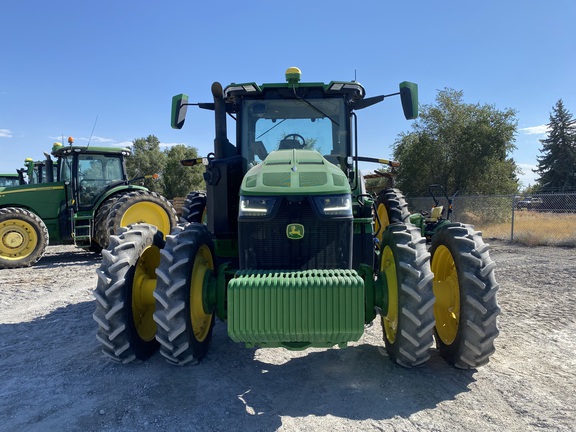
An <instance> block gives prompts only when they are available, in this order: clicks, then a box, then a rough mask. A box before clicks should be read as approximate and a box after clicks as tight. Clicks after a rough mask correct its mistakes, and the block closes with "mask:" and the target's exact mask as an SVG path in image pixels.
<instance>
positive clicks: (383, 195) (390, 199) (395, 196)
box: [374, 188, 410, 242]
mask: <svg viewBox="0 0 576 432" xmlns="http://www.w3.org/2000/svg"><path fill="white" fill-rule="evenodd" d="M409 220H410V212H409V211H408V203H407V202H406V199H405V198H404V195H402V192H400V190H399V189H392V188H389V189H384V190H382V191H380V193H379V194H378V197H377V198H376V215H375V225H374V228H375V232H376V237H377V238H378V241H379V242H382V234H383V233H384V230H385V229H386V227H387V226H388V225H390V224H393V223H406V222H408V221H409Z"/></svg>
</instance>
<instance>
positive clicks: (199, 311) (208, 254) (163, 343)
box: [154, 223, 214, 366]
mask: <svg viewBox="0 0 576 432" xmlns="http://www.w3.org/2000/svg"><path fill="white" fill-rule="evenodd" d="M173 234H175V235H170V236H168V237H167V238H166V247H165V248H164V250H162V259H161V261H160V266H159V267H158V270H157V271H156V273H157V274H158V284H157V286H156V290H155V291H154V297H155V298H156V312H155V313H154V320H155V321H156V324H157V327H158V330H157V333H156V338H157V339H158V341H159V342H160V353H161V354H162V355H163V356H164V357H165V358H166V360H167V361H168V362H169V363H171V364H174V365H179V366H183V365H185V364H188V363H192V364H195V363H198V362H199V361H200V360H201V359H202V358H203V357H204V356H205V355H206V353H207V352H208V348H209V346H210V341H211V339H212V329H213V327H214V313H213V311H205V307H204V305H203V297H204V298H205V297H206V296H205V294H206V293H203V285H204V284H203V283H204V279H205V276H206V275H207V274H211V273H212V272H213V271H214V245H213V243H212V238H211V235H210V232H209V231H208V229H207V228H206V226H205V225H202V224H197V223H193V224H189V225H186V226H182V225H179V226H178V227H177V228H176V229H175V230H174V233H173Z"/></svg>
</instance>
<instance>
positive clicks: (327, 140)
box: [242, 98, 350, 163]
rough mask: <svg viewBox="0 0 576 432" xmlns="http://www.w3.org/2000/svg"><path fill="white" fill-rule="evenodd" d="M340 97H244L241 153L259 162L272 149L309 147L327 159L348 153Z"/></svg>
mask: <svg viewBox="0 0 576 432" xmlns="http://www.w3.org/2000/svg"><path fill="white" fill-rule="evenodd" d="M348 143H349V139H348V126H347V118H346V109H345V105H344V100H343V99H340V98H331V99H285V100H244V101H243V105H242V155H243V156H244V157H245V158H246V159H247V160H248V161H249V162H256V163H257V162H260V161H262V160H264V159H265V158H266V156H267V155H268V154H269V153H270V152H272V151H274V150H285V149H313V150H317V151H319V152H320V153H321V154H322V155H324V156H332V158H328V159H329V160H331V161H335V160H337V158H336V157H335V156H343V157H345V156H346V155H348V154H350V152H349V150H348V146H349V144H348Z"/></svg>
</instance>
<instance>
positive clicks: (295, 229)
mask: <svg viewBox="0 0 576 432" xmlns="http://www.w3.org/2000/svg"><path fill="white" fill-rule="evenodd" d="M286 237H288V238H289V239H290V240H300V239H301V238H303V237H304V225H300V224H297V223H295V224H290V225H288V226H286Z"/></svg>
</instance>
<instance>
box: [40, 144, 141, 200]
mask: <svg viewBox="0 0 576 432" xmlns="http://www.w3.org/2000/svg"><path fill="white" fill-rule="evenodd" d="M68 142H69V144H70V145H69V146H62V144H60V143H54V146H53V147H52V155H53V156H55V157H56V158H57V167H58V172H57V175H58V180H59V181H60V182H67V183H68V184H69V185H70V188H71V193H72V197H73V199H74V200H75V202H77V203H78V207H79V208H80V209H91V208H93V207H94V205H95V204H96V203H97V202H98V200H100V199H101V198H102V196H103V195H104V193H105V192H106V191H107V190H109V189H111V188H112V187H114V186H118V185H121V184H127V183H128V176H127V173H126V164H125V158H126V156H128V155H129V154H130V150H129V149H127V148H111V147H85V146H74V145H73V143H74V140H73V138H72V137H70V138H68ZM49 160H50V162H51V159H50V157H49V156H48V157H47V161H49Z"/></svg>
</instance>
